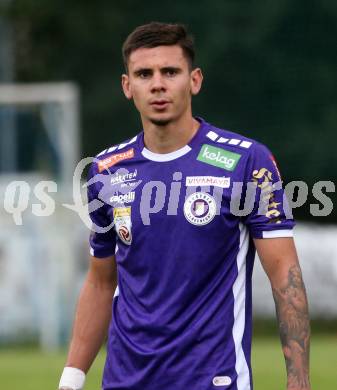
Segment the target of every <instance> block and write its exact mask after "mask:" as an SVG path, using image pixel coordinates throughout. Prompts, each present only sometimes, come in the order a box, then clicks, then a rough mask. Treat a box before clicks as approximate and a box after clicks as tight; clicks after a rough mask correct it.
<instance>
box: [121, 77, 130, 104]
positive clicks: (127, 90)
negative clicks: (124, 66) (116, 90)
mask: <svg viewBox="0 0 337 390" xmlns="http://www.w3.org/2000/svg"><path fill="white" fill-rule="evenodd" d="M122 88H123V92H124V95H125V97H126V98H127V99H132V92H131V86H130V79H129V76H128V75H127V74H123V75H122Z"/></svg>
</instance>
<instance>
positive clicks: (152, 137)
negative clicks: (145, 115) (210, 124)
mask: <svg viewBox="0 0 337 390" xmlns="http://www.w3.org/2000/svg"><path fill="white" fill-rule="evenodd" d="M151 123H152V126H149V127H148V128H147V129H145V128H144V144H145V147H146V148H147V149H148V150H150V151H151V152H153V153H162V154H165V153H171V152H175V151H177V150H179V149H181V148H183V147H184V146H186V145H187V144H188V143H189V142H190V141H191V139H192V138H193V137H194V136H195V134H196V133H197V131H198V129H199V127H200V123H199V122H198V121H197V120H195V119H194V118H192V121H191V123H190V125H189V126H187V125H185V126H182V127H180V126H179V127H178V126H177V125H173V126H172V125H170V124H166V123H165V120H157V121H156V123H154V121H151Z"/></svg>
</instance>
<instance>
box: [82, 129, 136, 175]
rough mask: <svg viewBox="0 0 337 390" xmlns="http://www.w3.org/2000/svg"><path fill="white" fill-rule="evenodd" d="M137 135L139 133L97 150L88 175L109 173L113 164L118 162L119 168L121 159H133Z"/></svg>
mask: <svg viewBox="0 0 337 390" xmlns="http://www.w3.org/2000/svg"><path fill="white" fill-rule="evenodd" d="M139 135H140V134H138V135H136V136H134V137H132V138H130V139H127V140H125V141H123V142H121V143H120V144H116V145H112V146H110V147H108V148H106V149H104V150H102V151H101V152H99V153H98V154H97V155H96V156H95V157H94V158H93V161H92V164H91V169H90V172H89V175H90V176H94V175H96V174H99V173H103V174H111V173H112V172H113V171H114V168H115V165H117V164H118V167H119V168H120V163H122V162H123V160H129V159H133V158H134V156H135V155H136V148H137V144H138V142H137V141H138V137H139Z"/></svg>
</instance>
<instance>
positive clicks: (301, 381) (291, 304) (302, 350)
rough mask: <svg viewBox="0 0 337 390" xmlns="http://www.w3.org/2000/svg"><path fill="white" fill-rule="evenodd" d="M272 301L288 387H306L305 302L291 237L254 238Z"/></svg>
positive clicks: (307, 340)
mask: <svg viewBox="0 0 337 390" xmlns="http://www.w3.org/2000/svg"><path fill="white" fill-rule="evenodd" d="M254 243H255V247H256V249H257V252H258V255H259V257H260V259H261V263H262V266H263V268H264V270H265V271H266V273H267V275H268V277H269V280H270V283H271V287H272V291H273V297H274V301H275V307H276V314H277V319H278V324H279V330H280V338H281V344H282V349H283V353H284V358H285V361H286V368H287V377H288V381H287V389H288V390H300V389H301V390H310V389H311V387H310V380H309V351H310V322H309V313H308V301H307V296H306V291H305V287H304V283H303V279H302V273H301V268H300V265H299V262H298V258H297V254H296V248H295V245H294V241H293V239H292V238H267V239H254Z"/></svg>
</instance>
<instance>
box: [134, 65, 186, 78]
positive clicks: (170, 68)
mask: <svg viewBox="0 0 337 390" xmlns="http://www.w3.org/2000/svg"><path fill="white" fill-rule="evenodd" d="M160 71H161V72H162V73H165V72H167V71H175V72H177V73H179V72H181V71H182V69H181V68H180V67H177V66H164V67H163V68H160ZM152 72H153V70H152V68H139V69H136V70H135V71H134V72H133V74H134V75H136V76H139V75H140V74H142V73H152Z"/></svg>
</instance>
